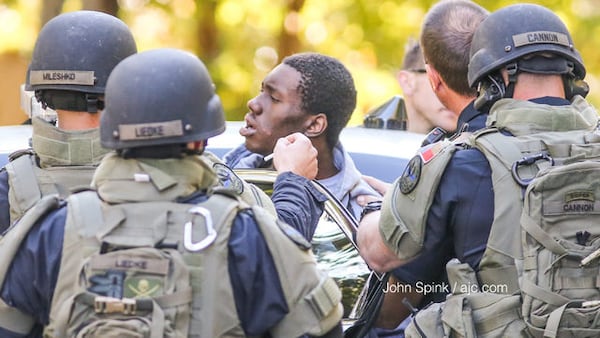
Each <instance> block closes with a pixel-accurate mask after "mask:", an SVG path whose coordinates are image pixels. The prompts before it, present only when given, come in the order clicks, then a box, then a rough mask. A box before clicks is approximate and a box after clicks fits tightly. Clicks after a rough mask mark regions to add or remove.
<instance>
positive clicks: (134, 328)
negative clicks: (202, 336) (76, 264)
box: [55, 247, 192, 338]
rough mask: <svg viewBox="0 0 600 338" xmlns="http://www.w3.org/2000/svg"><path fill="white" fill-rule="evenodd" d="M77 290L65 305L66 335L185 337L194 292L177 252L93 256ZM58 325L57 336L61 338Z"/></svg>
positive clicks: (118, 252) (151, 250)
mask: <svg viewBox="0 0 600 338" xmlns="http://www.w3.org/2000/svg"><path fill="white" fill-rule="evenodd" d="M79 283H80V285H79V288H78V289H79V290H80V291H79V292H78V293H77V294H76V295H75V296H73V297H72V298H71V300H70V301H68V302H65V304H64V305H63V306H61V309H60V312H59V314H58V317H59V318H57V323H63V322H64V323H65V330H66V335H64V336H66V337H82V338H83V337H85V338H90V337H144V338H159V337H161V338H162V337H187V335H188V329H189V320H190V307H191V300H192V290H191V287H190V276H189V270H188V267H187V266H186V264H185V262H184V259H183V257H182V255H181V254H180V253H179V252H178V251H177V250H175V249H156V248H150V247H142V248H132V249H121V250H116V251H111V252H108V253H99V254H94V255H92V256H90V257H89V258H87V260H86V261H85V264H84V266H83V268H82V270H81V272H80V278H79ZM60 330H61V329H60V326H58V325H57V331H56V333H55V335H57V336H63V335H61V334H60V333H61V331H60Z"/></svg>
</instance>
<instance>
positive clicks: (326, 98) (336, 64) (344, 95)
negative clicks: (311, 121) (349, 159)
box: [283, 53, 356, 148]
mask: <svg viewBox="0 0 600 338" xmlns="http://www.w3.org/2000/svg"><path fill="white" fill-rule="evenodd" d="M283 64H285V65H288V66H290V67H292V68H294V69H295V70H296V71H298V72H299V73H300V83H299V84H298V93H299V94H300V99H301V100H302V103H301V107H300V108H301V109H302V110H303V111H305V112H307V113H308V114H312V115H316V114H319V113H324V114H325V115H326V116H327V131H326V139H327V143H328V145H329V146H330V148H333V147H335V145H336V144H337V143H338V139H339V136H340V133H341V131H342V129H344V127H345V126H346V124H348V121H349V120H350V117H351V116H352V112H354V109H355V108H356V88H355V87H354V79H353V78H352V75H351V74H350V72H349V71H348V69H347V68H346V67H345V66H344V65H343V64H342V63H341V62H340V61H339V60H337V59H335V58H333V57H330V56H326V55H323V54H319V53H298V54H294V55H290V56H288V57H286V58H285V59H283Z"/></svg>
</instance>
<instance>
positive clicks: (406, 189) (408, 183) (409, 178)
mask: <svg viewBox="0 0 600 338" xmlns="http://www.w3.org/2000/svg"><path fill="white" fill-rule="evenodd" d="M422 166H423V159H422V157H421V155H420V154H419V155H416V156H415V157H413V158H412V159H411V160H410V161H408V164H407V165H406V168H404V172H403V173H402V176H400V180H399V181H398V184H399V185H400V192H402V193H403V194H405V195H406V194H408V193H410V192H411V191H413V190H415V188H416V187H417V184H418V183H419V179H420V178H421V167H422Z"/></svg>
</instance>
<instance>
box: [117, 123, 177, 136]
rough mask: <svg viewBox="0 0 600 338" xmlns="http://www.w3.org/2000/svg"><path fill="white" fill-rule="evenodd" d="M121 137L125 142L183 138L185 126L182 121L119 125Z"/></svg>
mask: <svg viewBox="0 0 600 338" xmlns="http://www.w3.org/2000/svg"><path fill="white" fill-rule="evenodd" d="M119 135H120V139H121V140H123V141H127V140H146V139H156V138H166V137H173V136H183V124H182V123H181V120H175V121H166V122H157V123H140V124H122V125H119Z"/></svg>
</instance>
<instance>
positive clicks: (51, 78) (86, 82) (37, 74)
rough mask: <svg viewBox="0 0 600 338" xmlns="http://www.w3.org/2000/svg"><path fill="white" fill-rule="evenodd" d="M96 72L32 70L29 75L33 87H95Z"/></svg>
mask: <svg viewBox="0 0 600 338" xmlns="http://www.w3.org/2000/svg"><path fill="white" fill-rule="evenodd" d="M95 79H96V78H95V77H94V71H91V70H32V71H31V72H30V73H29V83H30V84H31V85H44V84H46V85H47V84H68V85H82V86H93V85H94V81H95Z"/></svg>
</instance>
